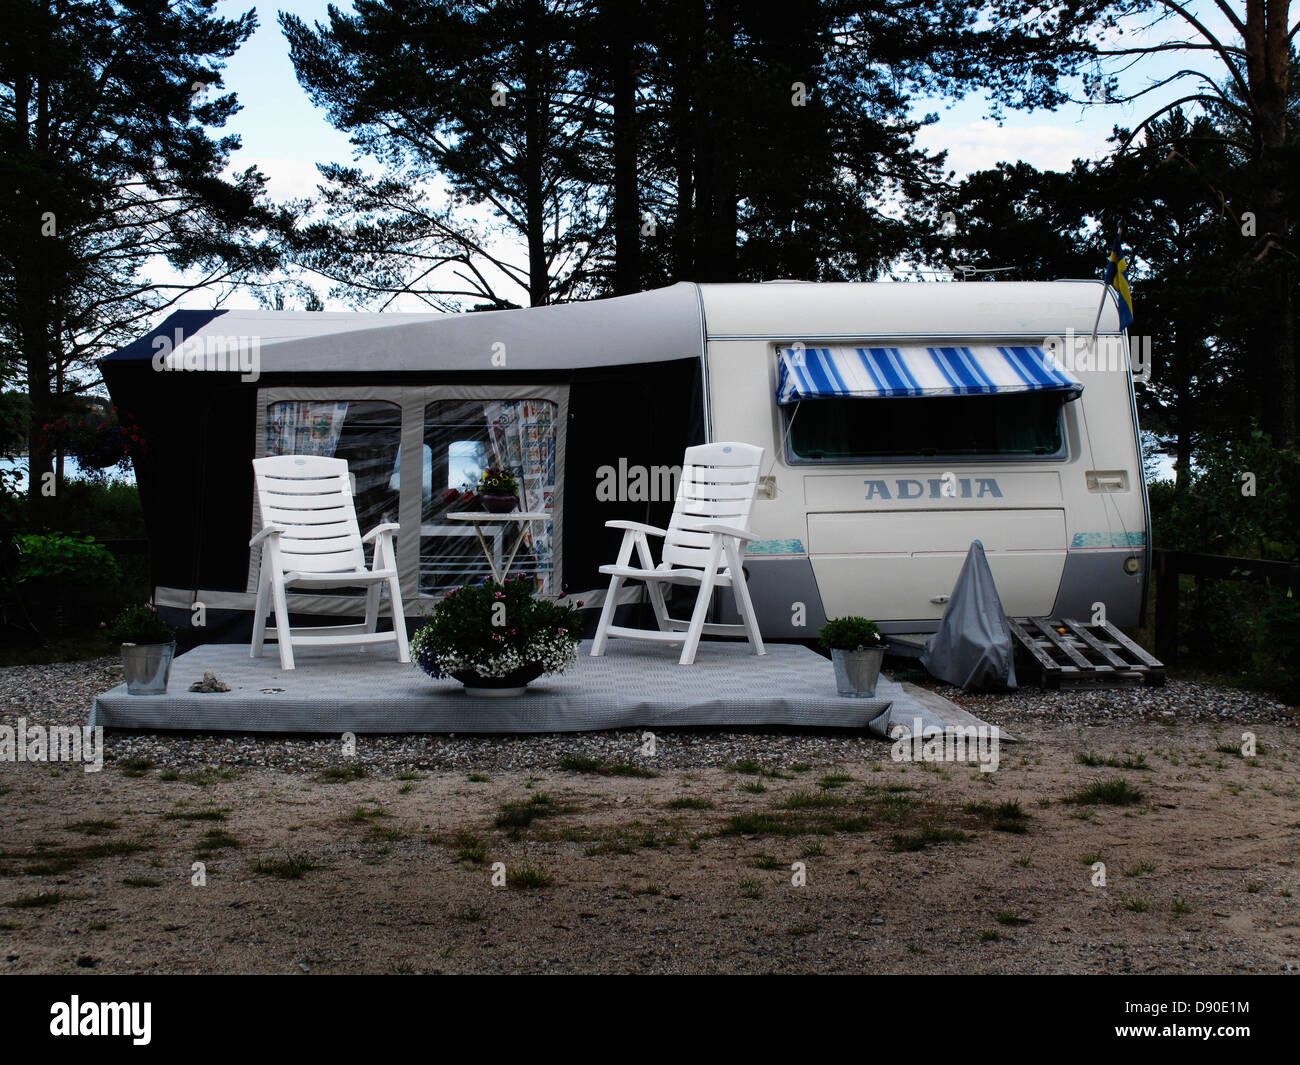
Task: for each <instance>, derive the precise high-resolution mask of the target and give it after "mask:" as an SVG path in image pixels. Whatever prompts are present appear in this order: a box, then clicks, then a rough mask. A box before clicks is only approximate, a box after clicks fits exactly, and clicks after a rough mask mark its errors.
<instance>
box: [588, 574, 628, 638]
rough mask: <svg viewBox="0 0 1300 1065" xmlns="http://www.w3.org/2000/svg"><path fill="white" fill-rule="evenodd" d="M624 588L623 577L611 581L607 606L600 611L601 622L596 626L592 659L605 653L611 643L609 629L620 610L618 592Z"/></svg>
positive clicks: (606, 596) (606, 598)
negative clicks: (615, 614) (615, 612)
mask: <svg viewBox="0 0 1300 1065" xmlns="http://www.w3.org/2000/svg"><path fill="white" fill-rule="evenodd" d="M622 587H623V578H622V577H611V578H610V579H609V591H607V592H606V593H605V605H604V606H603V607H601V610H600V622H599V623H598V624H597V625H596V638H595V639H594V640H592V641H591V657H592V658H599V657H600V656H601V655H603V654H604V653H605V645H606V644H607V643H609V627H610V626H611V625H612V624H614V611H615V610H616V609H617V608H618V592H619V589H620V588H622Z"/></svg>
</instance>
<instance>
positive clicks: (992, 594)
mask: <svg viewBox="0 0 1300 1065" xmlns="http://www.w3.org/2000/svg"><path fill="white" fill-rule="evenodd" d="M921 665H923V666H925V668H926V669H928V670H929V671H930V673H931V674H932V675H933V676H935V677H938V678H939V679H940V680H946V681H947V682H948V683H949V684H955V685H957V686H958V687H959V688H966V689H978V688H1014V687H1015V686H1016V664H1015V646H1014V645H1013V644H1012V642H1011V630H1010V629H1008V628H1007V618H1006V614H1005V613H1004V612H1003V610H1002V600H1001V599H999V598H998V589H997V586H996V585H995V584H994V583H993V573H992V571H991V570H990V569H989V563H988V559H986V558H985V557H984V545H983V544H982V543H980V541H978V540H975V541H974V542H973V543H972V544H971V545H970V550H969V551H967V552H966V562H965V564H964V565H963V566H962V568H961V573H960V574H959V575H958V576H957V584H956V585H955V586H954V587H953V590H952V599H950V600H949V602H948V609H947V610H945V611H944V612H943V620H942V621H941V622H940V623H939V631H938V632H936V633H935V634H934V635H933V636H931V637H930V639H929V640H927V641H926V645H925V652H924V653H923V654H922V655H921Z"/></svg>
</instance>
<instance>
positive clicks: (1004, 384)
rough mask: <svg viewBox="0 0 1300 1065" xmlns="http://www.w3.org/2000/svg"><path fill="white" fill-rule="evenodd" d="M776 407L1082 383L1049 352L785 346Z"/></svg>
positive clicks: (1075, 389) (1073, 387) (1072, 390)
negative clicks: (807, 401)
mask: <svg viewBox="0 0 1300 1065" xmlns="http://www.w3.org/2000/svg"><path fill="white" fill-rule="evenodd" d="M780 371H781V372H780V381H779V384H778V386H777V402H778V403H780V404H782V405H785V404H790V403H798V402H799V401H800V400H804V399H832V398H856V399H885V398H897V397H907V396H912V397H916V396H975V395H994V394H1001V393H1007V392H1066V393H1069V395H1068V396H1067V398H1069V399H1073V398H1074V397H1075V396H1077V395H1078V394H1079V393H1080V392H1082V391H1083V385H1081V384H1080V383H1079V382H1078V381H1076V380H1074V378H1072V377H1070V375H1069V374H1067V373H1066V372H1065V371H1064V370H1063V369H1061V367H1060V366H1059V364H1057V363H1056V362H1055V361H1054V360H1053V359H1052V358H1050V357H1049V356H1048V355H1047V354H1046V353H1045V352H1044V351H1043V349H1042V348H1037V347H1023V346H1014V347H1011V346H1008V347H998V346H994V345H992V344H984V345H971V346H969V347H950V348H928V347H899V348H849V347H836V348H802V349H799V348H782V349H781V352H780Z"/></svg>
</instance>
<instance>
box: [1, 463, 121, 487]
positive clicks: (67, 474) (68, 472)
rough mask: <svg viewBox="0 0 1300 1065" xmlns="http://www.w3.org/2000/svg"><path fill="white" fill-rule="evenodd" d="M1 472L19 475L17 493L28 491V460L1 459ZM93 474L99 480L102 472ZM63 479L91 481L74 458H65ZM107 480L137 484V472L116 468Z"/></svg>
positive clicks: (96, 471) (110, 471)
mask: <svg viewBox="0 0 1300 1065" xmlns="http://www.w3.org/2000/svg"><path fill="white" fill-rule="evenodd" d="M0 470H4V471H6V472H13V473H16V474H18V482H17V486H16V488H17V491H19V492H26V491H27V459H25V458H21V459H4V458H0ZM91 472H93V473H94V474H96V475H97V476H96V478H95V479H96V480H98V479H99V477H98V474H100V472H101V471H100V470H93V471H91ZM63 478H64V480H67V481H87V480H90V478H89V477H88V476H87V475H86V471H85V470H84V469H83V468H82V466H81V464H80V463H79V462H77V460H76V459H74V458H65V459H64V460H63ZM106 479H107V480H109V481H116V482H118V483H119V484H135V470H134V469H132V468H131V467H129V466H128V467H127V469H126V472H125V473H124V472H122V470H120V469H118V468H117V467H116V466H114V467H113V468H112V469H111V470H109V471H108V476H107V478H106Z"/></svg>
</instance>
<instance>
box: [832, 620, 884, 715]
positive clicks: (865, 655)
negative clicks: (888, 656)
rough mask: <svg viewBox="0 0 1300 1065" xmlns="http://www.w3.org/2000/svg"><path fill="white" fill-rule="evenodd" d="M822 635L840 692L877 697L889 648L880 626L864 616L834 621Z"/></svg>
mask: <svg viewBox="0 0 1300 1065" xmlns="http://www.w3.org/2000/svg"><path fill="white" fill-rule="evenodd" d="M819 635H820V636H821V644H822V646H823V647H824V648H826V649H827V650H828V651H830V653H831V662H832V663H834V665H835V686H836V688H837V689H838V690H839V693H840V694H841V695H845V696H849V697H851V698H854V699H871V698H874V697H875V694H876V682H877V681H878V680H879V679H880V666H881V664H882V663H883V662H884V660H885V648H886V647H887V646H888V644H887V643H886V641H885V638H884V637H883V636H881V635H880V629H878V628H877V627H876V623H875V622H874V621H868V620H867V619H866V618H860V617H844V618H832V619H831V620H830V621H828V622H827V623H826V624H825V625H823V626H822V628H821V632H820V633H819Z"/></svg>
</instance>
